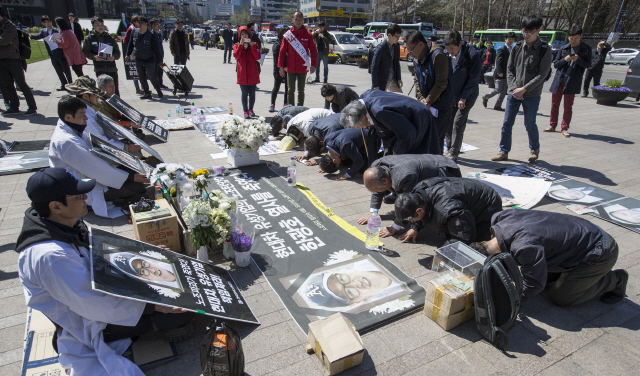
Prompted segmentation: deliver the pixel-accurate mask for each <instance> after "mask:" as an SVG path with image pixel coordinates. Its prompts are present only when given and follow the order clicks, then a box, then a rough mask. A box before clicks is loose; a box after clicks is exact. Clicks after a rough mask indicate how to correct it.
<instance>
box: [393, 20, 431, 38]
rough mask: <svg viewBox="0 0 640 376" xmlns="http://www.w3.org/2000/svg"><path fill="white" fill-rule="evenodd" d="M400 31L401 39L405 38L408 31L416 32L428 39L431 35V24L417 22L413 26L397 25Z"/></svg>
mask: <svg viewBox="0 0 640 376" xmlns="http://www.w3.org/2000/svg"><path fill="white" fill-rule="evenodd" d="M399 25H400V28H401V29H402V37H403V38H404V37H406V36H407V33H408V32H409V30H418V31H420V32H421V33H422V35H424V37H425V39H428V38H429V37H430V36H431V34H433V24H432V23H429V22H419V23H414V24H399Z"/></svg>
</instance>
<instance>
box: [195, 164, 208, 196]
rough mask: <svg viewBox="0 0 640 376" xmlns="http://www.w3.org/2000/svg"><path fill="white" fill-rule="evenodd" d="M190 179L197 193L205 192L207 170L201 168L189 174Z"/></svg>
mask: <svg viewBox="0 0 640 376" xmlns="http://www.w3.org/2000/svg"><path fill="white" fill-rule="evenodd" d="M191 178H192V179H194V180H195V181H194V183H195V186H196V189H197V191H198V192H202V191H206V190H207V187H208V186H209V170H207V169H206V168H201V169H199V170H196V171H194V172H193V174H191Z"/></svg>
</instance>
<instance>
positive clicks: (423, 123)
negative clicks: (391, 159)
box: [340, 83, 477, 154]
mask: <svg viewBox="0 0 640 376" xmlns="http://www.w3.org/2000/svg"><path fill="white" fill-rule="evenodd" d="M476 85H477V83H476ZM340 124H342V126H343V127H345V128H364V127H367V126H369V125H370V124H371V125H372V126H373V128H374V129H375V130H376V132H378V136H379V137H380V139H381V140H382V144H383V146H384V147H385V149H387V154H440V145H438V130H437V129H436V123H435V119H434V118H433V115H431V112H430V111H429V109H428V108H427V106H425V105H424V104H422V103H420V102H418V101H417V100H415V99H413V98H409V97H405V96H403V95H397V94H394V93H388V92H384V91H381V90H373V89H372V90H367V91H365V92H364V93H362V95H361V96H360V100H358V101H354V102H351V103H350V104H349V105H347V107H345V108H344V110H342V117H341V118H340Z"/></svg>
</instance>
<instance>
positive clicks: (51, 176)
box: [27, 167, 96, 202]
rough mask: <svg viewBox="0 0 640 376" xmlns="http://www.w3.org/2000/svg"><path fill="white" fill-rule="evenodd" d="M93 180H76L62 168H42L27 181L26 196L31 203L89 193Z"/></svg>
mask: <svg viewBox="0 0 640 376" xmlns="http://www.w3.org/2000/svg"><path fill="white" fill-rule="evenodd" d="M95 186H96V180H95V179H81V180H78V179H76V177H75V176H73V174H71V173H70V172H69V171H67V170H65V169H64V168H60V167H50V168H43V169H42V170H40V171H38V172H36V173H35V174H33V176H31V177H30V178H29V180H28V181H27V196H29V199H31V201H32V202H51V201H53V200H57V199H60V198H62V197H66V196H73V195H81V194H85V193H89V192H91V190H92V189H93V188H94V187H95Z"/></svg>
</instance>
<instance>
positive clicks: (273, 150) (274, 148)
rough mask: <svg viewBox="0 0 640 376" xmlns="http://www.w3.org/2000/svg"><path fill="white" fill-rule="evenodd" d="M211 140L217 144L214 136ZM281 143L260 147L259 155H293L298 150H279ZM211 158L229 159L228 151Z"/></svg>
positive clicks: (276, 142) (272, 142) (274, 142)
mask: <svg viewBox="0 0 640 376" xmlns="http://www.w3.org/2000/svg"><path fill="white" fill-rule="evenodd" d="M208 138H209V140H211V142H215V137H214V136H209V137H208ZM279 143H280V141H269V142H267V143H266V144H264V145H262V146H260V149H258V154H260V155H271V154H281V153H292V152H295V151H297V150H286V151H285V150H280V149H278V144H279ZM209 155H210V156H211V158H213V159H220V158H227V150H223V151H222V152H220V153H213V154H209Z"/></svg>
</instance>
